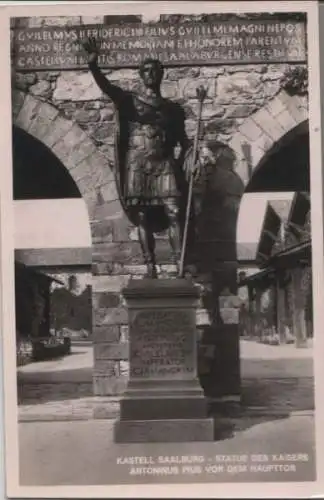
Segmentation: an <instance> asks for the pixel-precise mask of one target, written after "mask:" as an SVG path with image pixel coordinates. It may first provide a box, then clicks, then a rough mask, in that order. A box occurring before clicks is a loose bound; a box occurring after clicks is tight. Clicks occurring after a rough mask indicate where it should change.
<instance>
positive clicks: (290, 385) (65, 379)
mask: <svg viewBox="0 0 324 500" xmlns="http://www.w3.org/2000/svg"><path fill="white" fill-rule="evenodd" d="M72 352H73V354H72V355H71V356H67V357H65V358H62V359H59V360H54V361H45V362H39V363H32V364H29V365H26V366H24V367H21V368H19V370H18V400H19V411H18V414H19V420H20V421H30V420H45V421H46V420H70V419H74V420H79V419H82V420H85V419H89V418H109V417H110V418H115V417H116V416H117V415H118V408H119V404H118V401H119V399H118V398H116V397H106V398H103V397H94V396H93V395H92V365H93V349H92V346H91V345H89V344H85V345H84V346H82V345H81V346H80V345H74V346H73V347H72ZM241 374H242V409H243V411H244V412H245V414H251V413H259V414H260V413H264V414H266V415H268V414H277V415H278V414H288V413H289V412H292V411H295V412H296V411H298V412H300V411H302V412H305V411H306V412H311V411H312V410H313V409H314V394H313V348H312V347H311V346H310V347H308V348H306V349H296V348H295V346H293V345H287V346H269V345H263V344H259V343H257V342H254V341H245V340H241Z"/></svg>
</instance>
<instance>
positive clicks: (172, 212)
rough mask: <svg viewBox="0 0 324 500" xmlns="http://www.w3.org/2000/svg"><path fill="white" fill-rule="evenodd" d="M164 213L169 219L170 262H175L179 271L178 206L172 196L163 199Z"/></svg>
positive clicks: (179, 231) (179, 229)
mask: <svg viewBox="0 0 324 500" xmlns="http://www.w3.org/2000/svg"><path fill="white" fill-rule="evenodd" d="M164 209H165V213H166V215H167V217H168V219H169V229H168V233H169V242H170V246H171V252H172V263H173V264H176V266H177V272H178V273H180V258H181V228H180V220H179V208H178V205H177V203H176V200H173V199H172V198H171V199H169V200H166V201H165V204H164Z"/></svg>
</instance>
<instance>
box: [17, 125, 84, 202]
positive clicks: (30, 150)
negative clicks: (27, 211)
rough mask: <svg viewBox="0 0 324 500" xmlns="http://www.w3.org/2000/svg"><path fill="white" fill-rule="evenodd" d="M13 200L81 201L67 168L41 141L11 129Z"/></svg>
mask: <svg viewBox="0 0 324 500" xmlns="http://www.w3.org/2000/svg"><path fill="white" fill-rule="evenodd" d="M12 148H13V151H12V152H13V197H14V200H44V199H60V198H81V194H80V191H79V189H78V187H77V185H76V183H75V181H74V180H73V178H72V177H71V175H70V174H69V172H68V170H67V168H66V167H65V166H64V165H63V164H62V162H61V161H60V160H59V159H58V158H57V156H55V155H54V153H53V152H52V151H50V149H49V148H48V147H47V146H45V144H43V143H42V142H41V141H39V140H38V139H36V138H35V137H33V136H32V135H30V134H29V133H28V132H26V131H25V130H23V129H21V128H20V127H17V126H15V125H14V126H13V130H12Z"/></svg>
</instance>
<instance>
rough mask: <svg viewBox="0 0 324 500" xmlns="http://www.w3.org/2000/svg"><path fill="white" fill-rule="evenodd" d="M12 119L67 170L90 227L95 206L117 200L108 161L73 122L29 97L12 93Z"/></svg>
mask: <svg viewBox="0 0 324 500" xmlns="http://www.w3.org/2000/svg"><path fill="white" fill-rule="evenodd" d="M12 117H13V125H15V126H17V127H20V128H21V129H22V130H24V131H25V132H27V133H28V134H30V135H32V136H33V137H34V138H36V139H38V140H39V141H40V142H42V143H43V144H45V145H46V146H47V147H48V148H49V149H50V150H51V152H52V153H53V154H54V155H56V156H57V158H58V159H59V160H60V161H61V162H62V164H63V165H64V166H65V167H66V169H67V170H68V172H69V173H70V175H71V177H72V178H73V180H74V182H75V183H76V185H77V187H78V189H79V191H80V193H81V196H82V197H83V199H84V201H85V203H86V205H87V208H88V212H89V218H90V221H91V223H92V224H91V227H92V228H93V227H94V225H93V221H94V219H95V209H96V208H97V206H98V203H100V202H101V203H110V202H116V200H118V195H117V191H116V189H115V184H114V178H113V173H112V171H111V169H110V167H109V163H108V160H107V158H106V157H105V156H104V155H103V154H102V153H101V152H100V151H98V149H97V147H96V145H95V144H94V142H93V141H92V140H91V139H90V138H89V137H88V135H87V134H86V133H85V132H84V131H83V130H82V129H81V128H80V127H79V126H78V125H77V124H76V123H74V122H73V121H72V120H67V119H66V118H64V117H62V116H61V115H60V113H59V111H58V110H57V109H56V108H55V107H54V106H52V105H50V104H48V103H46V102H44V101H41V100H39V99H37V98H35V97H34V96H32V95H31V94H27V93H25V92H22V91H20V90H13V92H12Z"/></svg>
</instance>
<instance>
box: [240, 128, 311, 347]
mask: <svg viewBox="0 0 324 500" xmlns="http://www.w3.org/2000/svg"><path fill="white" fill-rule="evenodd" d="M310 210H311V206H310V165H309V130H308V120H305V121H304V122H302V123H300V124H299V125H298V126H297V127H295V128H293V129H292V130H291V131H289V132H288V133H287V134H285V136H283V138H282V139H280V140H279V141H278V142H277V143H276V144H274V146H273V148H271V150H270V151H269V153H268V154H266V155H265V156H264V158H262V159H261V161H260V162H259V164H258V165H257V167H256V168H255V169H254V171H253V174H252V176H251V178H250V181H249V182H248V184H247V186H246V188H245V191H244V194H243V196H242V199H241V203H240V208H239V213H238V221H237V233H236V245H237V253H238V278H237V282H238V295H239V298H240V316H239V329H240V336H241V337H246V336H247V337H250V338H252V339H254V340H257V341H258V342H262V343H266V344H272V345H278V346H280V345H282V344H289V343H291V344H295V345H296V347H307V346H311V345H312V343H311V341H310V339H311V338H312V318H311V311H312V286H311V269H312V267H311V266H312V264H311V227H310Z"/></svg>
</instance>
